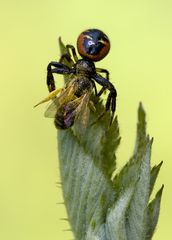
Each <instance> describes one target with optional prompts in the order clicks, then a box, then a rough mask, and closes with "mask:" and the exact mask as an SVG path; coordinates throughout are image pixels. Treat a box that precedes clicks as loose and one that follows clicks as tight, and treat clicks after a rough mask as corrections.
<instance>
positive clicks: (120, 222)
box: [106, 186, 134, 240]
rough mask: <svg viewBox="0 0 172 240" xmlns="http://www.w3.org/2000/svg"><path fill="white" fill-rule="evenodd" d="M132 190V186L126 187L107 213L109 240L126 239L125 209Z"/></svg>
mask: <svg viewBox="0 0 172 240" xmlns="http://www.w3.org/2000/svg"><path fill="white" fill-rule="evenodd" d="M133 192H134V186H131V187H129V188H127V189H126V190H125V191H124V192H122V194H121V196H120V197H119V198H118V200H117V201H116V202H115V204H114V206H112V207H111V209H110V210H109V212H108V214H107V224H106V231H107V232H108V235H109V238H108V239H110V240H113V239H120V240H127V239H128V238H127V234H126V229H125V221H126V211H127V208H128V206H129V203H130V200H131V197H132V195H133Z"/></svg>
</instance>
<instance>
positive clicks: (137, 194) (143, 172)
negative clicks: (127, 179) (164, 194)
mask: <svg viewBox="0 0 172 240" xmlns="http://www.w3.org/2000/svg"><path fill="white" fill-rule="evenodd" d="M151 145H152V141H149V140H148V142H147V144H146V147H145V152H143V155H142V158H141V165H140V169H139V170H140V171H139V179H138V182H137V184H136V187H135V191H134V194H133V197H132V200H131V203H130V206H129V209H128V213H127V222H126V231H127V236H128V240H133V239H135V240H141V239H145V231H146V226H145V225H146V209H147V204H148V201H149V186H150V156H151Z"/></svg>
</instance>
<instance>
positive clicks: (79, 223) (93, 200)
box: [58, 39, 162, 240]
mask: <svg viewBox="0 0 172 240" xmlns="http://www.w3.org/2000/svg"><path fill="white" fill-rule="evenodd" d="M59 43H60V49H61V53H62V55H63V54H67V55H68V58H67V59H68V60H67V59H66V60H64V63H65V64H66V65H68V66H69V67H71V61H70V58H71V55H70V52H69V51H68V50H67V49H66V47H65V45H64V44H63V43H62V41H61V39H59ZM70 77H72V76H67V75H66V76H65V83H67V82H68V81H70ZM92 101H93V102H94V104H95V107H96V112H93V111H91V113H90V120H89V123H88V126H87V128H86V131H83V129H81V126H80V124H78V123H75V124H74V126H73V127H72V128H70V129H68V130H59V131H58V152H59V162H60V173H61V181H62V191H63V196H64V202H65V206H66V209H67V213H68V219H69V222H70V225H71V229H72V232H73V234H74V237H75V239H76V240H85V239H86V240H145V239H147V240H148V239H149V240H150V239H151V237H152V235H153V232H154V229H155V227H156V224H157V221H158V216H159V208H160V200H161V194H162V190H160V191H159V192H158V193H157V195H156V197H155V199H154V200H153V201H152V202H151V203H150V204H149V197H150V193H151V192H152V189H153V187H154V184H155V181H156V178H157V176H158V172H159V170H160V167H161V163H160V164H159V165H158V166H155V167H153V168H152V170H151V166H150V157H151V146H152V140H150V139H149V136H147V134H146V120H145V119H146V114H145V111H144V109H143V106H142V104H141V103H140V104H139V108H138V123H137V135H136V143H135V148H134V153H133V156H132V157H131V158H130V160H129V161H128V162H127V163H126V164H125V166H124V167H123V168H122V170H121V171H120V172H119V173H118V174H116V175H115V176H114V177H113V178H112V176H113V175H114V171H115V169H116V151H117V148H118V146H119V144H120V135H119V125H118V121H117V117H116V118H115V119H114V121H113V124H112V125H111V126H109V122H110V114H109V113H106V114H105V116H104V117H102V118H101V119H99V120H97V119H98V117H99V116H100V114H101V113H102V112H103V111H104V105H103V103H102V101H101V100H99V99H96V98H95V97H94V96H93V97H92ZM161 189H162V188H161ZM149 221H151V222H152V224H150V225H149V224H148V222H149Z"/></svg>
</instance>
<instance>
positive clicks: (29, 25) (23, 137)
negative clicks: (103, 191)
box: [0, 0, 172, 240]
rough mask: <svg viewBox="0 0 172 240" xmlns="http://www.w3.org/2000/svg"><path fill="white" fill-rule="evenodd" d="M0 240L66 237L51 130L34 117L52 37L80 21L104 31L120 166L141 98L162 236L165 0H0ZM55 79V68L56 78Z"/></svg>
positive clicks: (72, 38)
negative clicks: (156, 168)
mask: <svg viewBox="0 0 172 240" xmlns="http://www.w3.org/2000/svg"><path fill="white" fill-rule="evenodd" d="M0 11H1V12H0V155H1V156H0V239H2V240H11V239H13V240H47V239H48V240H57V239H64V240H65V239H66V240H68V239H71V233H70V232H65V231H63V230H64V229H66V228H68V225H67V224H66V223H64V222H63V221H61V220H59V219H60V218H62V217H65V216H66V215H65V209H64V206H63V205H57V204H56V203H57V202H62V201H63V199H62V196H61V190H60V189H59V188H57V187H56V181H59V172H58V170H59V169H58V161H57V153H56V151H57V150H56V131H55V128H54V126H53V124H52V121H51V119H44V117H43V112H44V106H41V107H39V108H37V109H34V110H33V108H32V106H33V105H34V104H35V103H37V102H38V101H39V100H40V99H42V97H44V96H46V95H47V89H46V85H45V77H46V66H47V64H48V62H50V61H51V60H58V59H59V49H58V44H57V39H58V37H59V36H62V38H63V40H64V41H65V42H66V43H70V44H74V45H75V42H76V38H77V36H78V34H79V33H80V32H81V31H82V30H85V29H87V28H93V27H95V28H99V29H102V30H103V31H105V33H106V34H107V35H108V36H109V38H110V39H111V45H112V48H111V51H110V53H109V55H108V56H107V57H106V58H105V59H104V60H102V61H101V62H100V63H97V66H99V67H103V68H107V69H109V71H110V74H111V81H112V82H113V83H114V84H115V86H116V88H117V90H118V99H117V114H118V118H119V122H120V129H121V135H122V142H121V146H120V148H119V151H118V167H119V168H120V167H121V166H122V164H124V162H125V161H126V160H128V158H129V156H130V155H131V154H132V150H133V146H134V140H135V129H136V110H137V107H138V103H139V101H142V102H143V104H144V107H145V109H146V112H147V119H148V131H149V133H150V135H151V136H154V139H155V140H154V144H153V153H152V155H153V156H152V163H153V164H158V163H159V162H160V161H161V160H164V165H163V168H162V170H161V173H160V175H159V179H158V181H157V183H156V190H157V189H158V188H160V186H161V184H162V183H164V184H165V189H164V194H163V201H162V208H161V215H160V221H159V223H158V228H157V230H156V233H155V236H154V240H160V239H165V240H168V239H171V236H170V235H171V234H170V232H171V215H172V204H171V203H172V193H171V171H172V170H171V167H172V156H171V155H172V154H171V136H172V127H171V122H172V113H171V103H172V91H171V88H172V67H171V63H172V62H171V56H172V14H171V13H172V1H171V0H152V1H149V0H144V1H140V0H128V1H127V0H116V1H115V0H106V1H104V0H98V1H94V0H86V1H79V0H64V1H60V0H50V1H48V0H47V1H45V0H41V1H40V0H38V1H34V0H30V1H26V0H23V1H22V0H14V1H8V0H6V1H2V0H1V1H0ZM58 80H59V85H60V84H61V83H62V77H61V76H59V77H58Z"/></svg>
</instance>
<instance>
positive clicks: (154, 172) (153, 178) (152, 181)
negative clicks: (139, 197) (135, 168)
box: [149, 161, 163, 195]
mask: <svg viewBox="0 0 172 240" xmlns="http://www.w3.org/2000/svg"><path fill="white" fill-rule="evenodd" d="M162 164H163V161H161V162H160V163H159V164H158V165H157V166H156V165H155V166H154V167H153V168H152V169H151V179H150V193H149V194H150V195H151V193H152V190H153V187H154V185H155V181H156V179H157V177H158V173H159V171H160V169H161V166H162Z"/></svg>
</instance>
